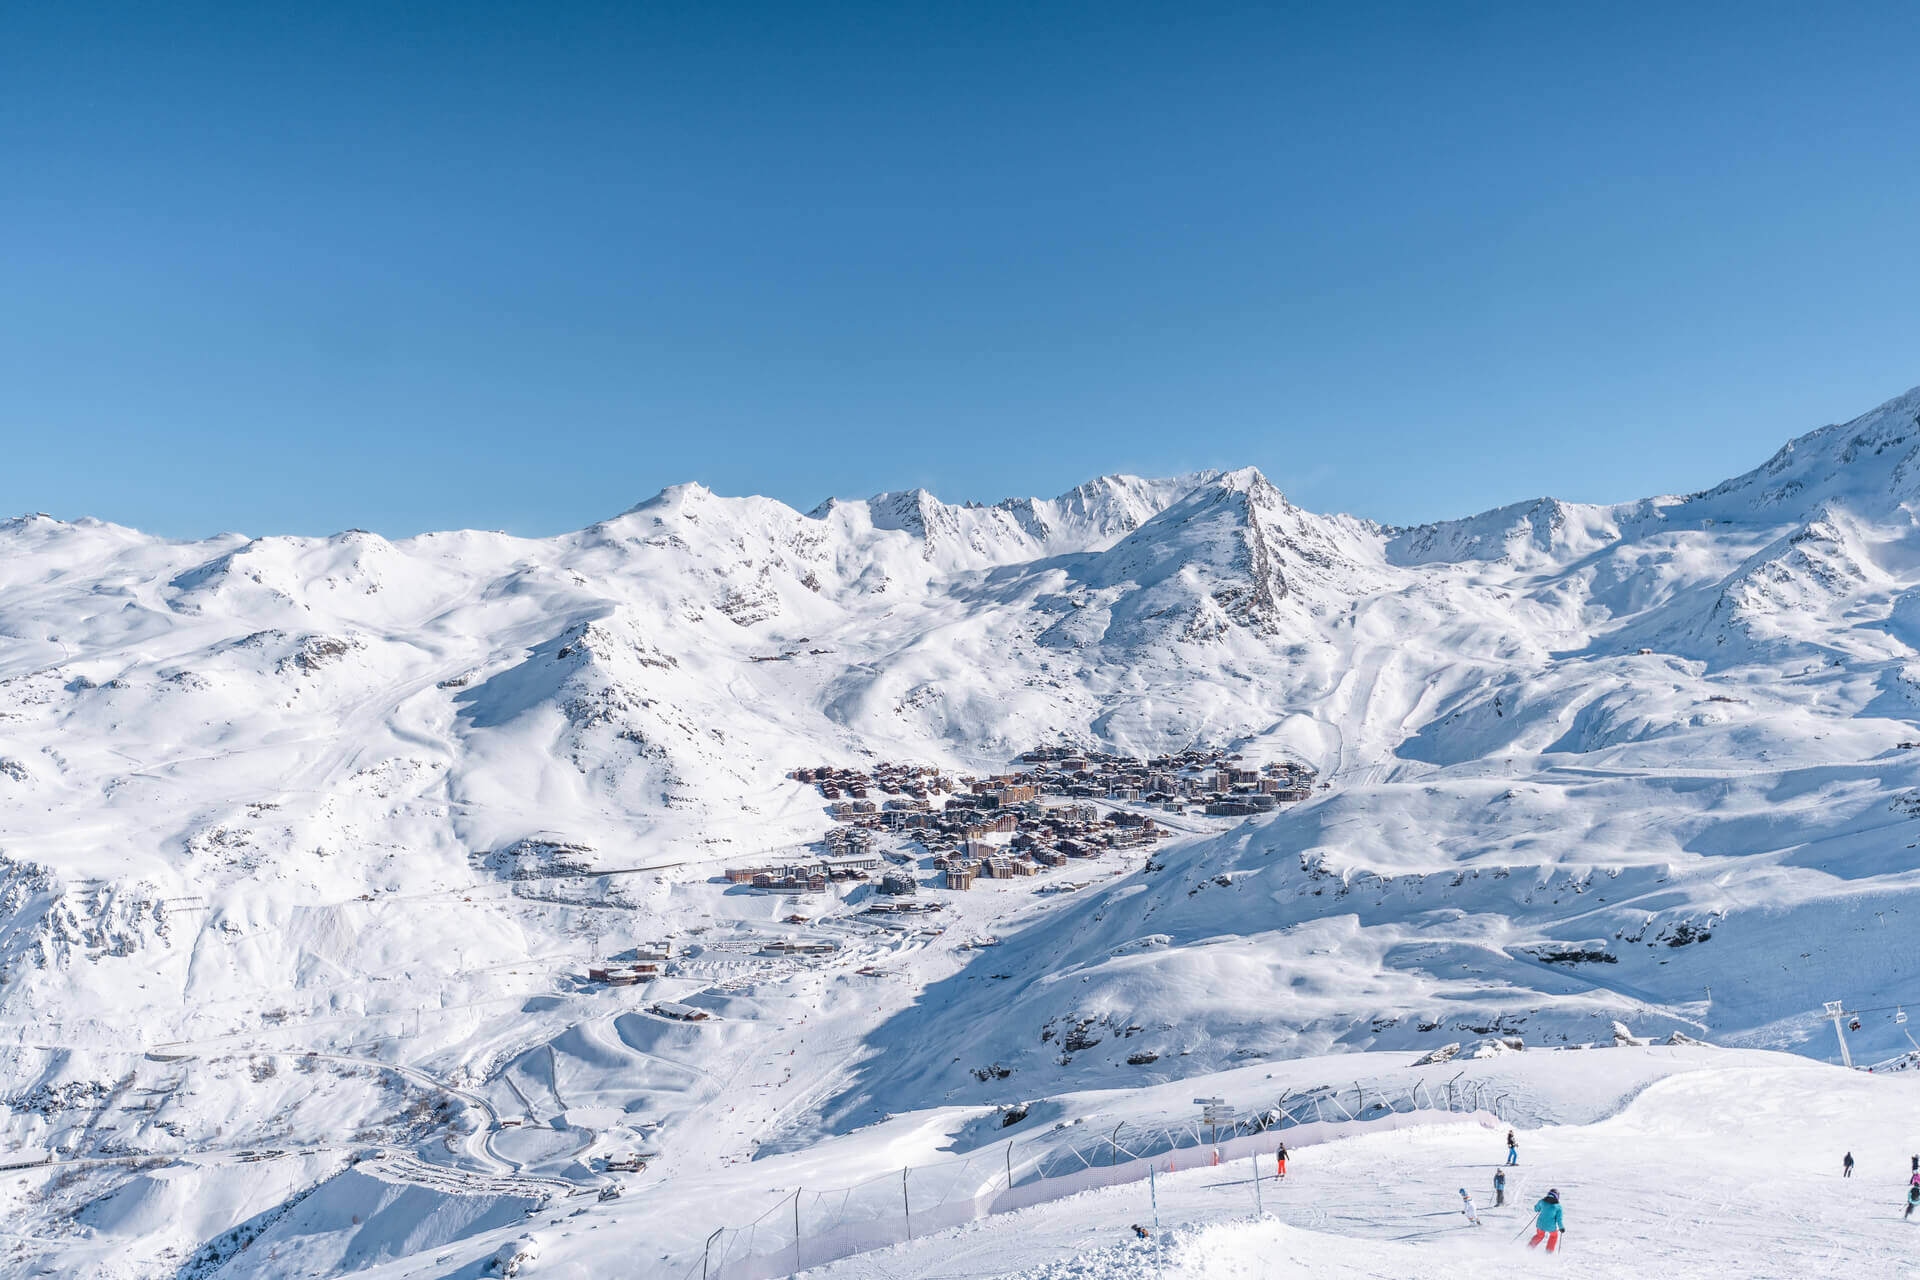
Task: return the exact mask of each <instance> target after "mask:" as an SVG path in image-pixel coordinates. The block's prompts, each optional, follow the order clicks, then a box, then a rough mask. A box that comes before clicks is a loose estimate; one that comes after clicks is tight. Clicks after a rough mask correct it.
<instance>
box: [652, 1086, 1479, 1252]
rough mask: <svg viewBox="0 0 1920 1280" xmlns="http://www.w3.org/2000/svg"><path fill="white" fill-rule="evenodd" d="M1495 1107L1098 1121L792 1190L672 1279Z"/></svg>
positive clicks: (1468, 1102)
mask: <svg viewBox="0 0 1920 1280" xmlns="http://www.w3.org/2000/svg"><path fill="white" fill-rule="evenodd" d="M1503 1101H1504V1096H1503V1097H1501V1098H1493V1097H1489V1096H1485V1095H1483V1094H1481V1093H1480V1092H1479V1091H1478V1090H1476V1091H1474V1092H1473V1093H1472V1094H1462V1095H1460V1096H1458V1097H1456V1096H1455V1095H1454V1094H1453V1093H1452V1091H1451V1090H1449V1092H1448V1094H1447V1095H1446V1096H1445V1097H1439V1096H1437V1095H1434V1094H1431V1093H1429V1092H1428V1090H1427V1089H1426V1087H1425V1085H1424V1084H1423V1083H1416V1084H1415V1085H1413V1086H1412V1087H1411V1088H1410V1089H1408V1090H1406V1091H1405V1092H1403V1093H1396V1094H1392V1095H1389V1094H1387V1093H1385V1092H1383V1091H1381V1090H1379V1089H1377V1088H1374V1089H1368V1088H1362V1087H1360V1086H1358V1085H1356V1086H1355V1087H1354V1088H1353V1089H1351V1090H1348V1091H1346V1093H1345V1095H1344V1097H1343V1095H1342V1094H1341V1093H1340V1092H1338V1091H1336V1090H1334V1089H1333V1088H1331V1087H1325V1088H1321V1089H1315V1090H1311V1091H1308V1092H1306V1093H1302V1094H1289V1095H1287V1096H1284V1097H1282V1098H1281V1099H1280V1100H1279V1101H1278V1102H1277V1103H1276V1104H1275V1105H1274V1106H1272V1107H1269V1108H1267V1109H1265V1110H1264V1111H1263V1112H1261V1113H1260V1114H1259V1115H1258V1116H1256V1117H1255V1118H1253V1119H1251V1120H1249V1121H1245V1122H1242V1123H1241V1124H1238V1125H1234V1126H1229V1127H1223V1128H1213V1129H1209V1128H1208V1127H1206V1126H1204V1125H1200V1124H1188V1125H1185V1126H1182V1127H1178V1128H1139V1127H1129V1126H1128V1125H1125V1124H1120V1125H1116V1126H1115V1127H1114V1129H1113V1130H1112V1131H1111V1132H1106V1133H1103V1132H1101V1130H1100V1127H1099V1126H1098V1125H1097V1124H1091V1123H1089V1124H1088V1125H1086V1126H1085V1127H1082V1126H1078V1125H1076V1126H1074V1127H1073V1130H1072V1139H1071V1140H1070V1141H1069V1142H1062V1141H1061V1140H1060V1133H1059V1131H1054V1132H1051V1133H1048V1134H1044V1135H1037V1136H1035V1137H1033V1138H1030V1139H1028V1140H1027V1141H1026V1142H1025V1143H1020V1142H1018V1141H1012V1142H1007V1143H996V1144H994V1145H993V1146H992V1147H988V1148H983V1149H981V1150H979V1151H976V1152H974V1153H973V1154H971V1155H969V1156H966V1157H963V1158H960V1159H957V1160H948V1161H942V1162H940V1163H938V1164H931V1165H919V1166H914V1167H911V1168H906V1169H901V1170H899V1171H898V1172H897V1173H888V1174H883V1175H880V1176H878V1177H874V1178H869V1179H868V1180H866V1181H865V1182H860V1183H856V1184H855V1185H853V1186H850V1187H839V1188H834V1189H832V1190H824V1191H808V1190H804V1189H803V1190H800V1191H796V1192H794V1193H793V1194H792V1195H790V1196H786V1197H783V1198H782V1199H781V1200H780V1201H779V1202H777V1203H776V1204H774V1205H772V1206H771V1207H769V1208H768V1209H767V1211H766V1212H765V1213H763V1214H761V1215H760V1217H758V1218H756V1219H755V1220H754V1221H752V1222H749V1223H745V1224H742V1225H739V1226H730V1227H720V1228H718V1229H717V1230H715V1231H714V1232H713V1234H712V1235H711V1236H710V1237H708V1239H707V1243H706V1248H705V1250H704V1251H703V1252H702V1254H701V1255H700V1256H699V1257H698V1258H695V1259H694V1260H693V1261H692V1264H691V1266H689V1267H688V1268H687V1269H686V1270H684V1271H683V1272H682V1273H681V1275H682V1277H683V1280H692V1278H693V1277H700V1278H701V1280H772V1278H773V1277H777V1276H788V1275H792V1274H793V1273H794V1272H796V1271H799V1270H802V1269H804V1268H806V1267H814V1266H819V1265H821V1264H823V1263H827V1262H832V1261H834V1260H836V1259H839V1258H845V1257H850V1256H852V1255H853V1254H856V1253H864V1252H866V1251H868V1250H870V1249H883V1248H886V1247H887V1246H888V1245H894V1244H901V1243H904V1242H906V1241H908V1240H913V1239H917V1238H919V1237H921V1236H927V1235H932V1234H933V1233H935V1232H937V1231H946V1230H949V1229H950V1228H953V1227H958V1226H961V1225H963V1224H965V1223H968V1222H973V1221H975V1220H977V1219H980V1218H984V1217H987V1216H989V1215H992V1214H996V1213H1011V1212H1013V1211H1014V1210H1016V1209H1024V1208H1027V1207H1028V1206H1030V1205H1036V1204H1042V1203H1045V1202H1047V1201H1050V1200H1059V1199H1063V1198H1065V1197H1067V1196H1072V1195H1078V1194H1080V1193H1081V1192H1083V1191H1092V1190H1096V1189H1098V1188H1101V1187H1114V1186H1120V1185H1122V1184H1125V1183H1130V1182H1141V1181H1145V1180H1146V1178H1147V1176H1148V1171H1149V1170H1152V1171H1153V1172H1156V1173H1174V1172H1178V1171H1179V1170H1181V1169H1191V1168H1195V1167H1197V1166H1201V1165H1212V1164H1228V1163H1231V1162H1233V1161H1236V1160H1245V1159H1247V1158H1248V1157H1253V1156H1270V1155H1272V1154H1273V1153H1274V1152H1275V1151H1276V1150H1277V1149H1278V1148H1279V1146H1280V1144H1281V1143H1282V1142H1285V1143H1286V1144H1287V1145H1288V1146H1290V1147H1293V1146H1301V1147H1305V1146H1313V1145H1315V1144H1317V1143H1321V1142H1331V1141H1333V1140H1334V1139H1336V1138H1343V1137H1352V1136H1354V1135H1355V1134H1357V1133H1360V1132H1374V1131H1378V1130H1387V1129H1398V1128H1406V1127H1410V1126H1414V1125H1422V1124H1432V1123H1436V1122H1439V1121H1442V1120H1445V1119H1449V1118H1451V1119H1468V1118H1477V1119H1480V1120H1482V1121H1483V1122H1485V1123H1487V1124H1493V1123H1496V1122H1497V1121H1499V1120H1500V1118H1501V1115H1502V1113H1503V1112H1504V1111H1505V1107H1504V1106H1503V1105H1502V1103H1503ZM1096 1135H1097V1136H1096Z"/></svg>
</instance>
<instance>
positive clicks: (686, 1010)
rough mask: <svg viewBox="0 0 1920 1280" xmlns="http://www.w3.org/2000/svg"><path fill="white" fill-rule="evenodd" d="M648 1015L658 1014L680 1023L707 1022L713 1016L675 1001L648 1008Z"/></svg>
mask: <svg viewBox="0 0 1920 1280" xmlns="http://www.w3.org/2000/svg"><path fill="white" fill-rule="evenodd" d="M647 1012H648V1013H657V1014H659V1015H660V1016H661V1017H663V1018H673V1019H675V1020H676V1021H679V1022H705V1021H706V1020H707V1019H709V1018H711V1017H712V1016H713V1015H712V1014H710V1013H708V1012H707V1011H706V1010H705V1009H696V1008H694V1007H693V1006H692V1005H690V1004H680V1003H678V1002H676V1001H673V1000H662V1001H661V1002H660V1003H659V1004H656V1005H649V1006H647Z"/></svg>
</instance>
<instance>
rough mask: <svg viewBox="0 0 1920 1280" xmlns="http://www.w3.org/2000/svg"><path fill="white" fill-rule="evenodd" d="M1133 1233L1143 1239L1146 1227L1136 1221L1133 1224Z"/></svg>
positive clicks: (1145, 1234) (1145, 1236)
mask: <svg viewBox="0 0 1920 1280" xmlns="http://www.w3.org/2000/svg"><path fill="white" fill-rule="evenodd" d="M1133 1234H1135V1235H1136V1236H1139V1237H1140V1238H1141V1239H1142V1240H1145V1239H1146V1238H1147V1229H1146V1228H1145V1227H1143V1226H1141V1225H1140V1224H1139V1223H1137V1222H1136V1223H1134V1224H1133Z"/></svg>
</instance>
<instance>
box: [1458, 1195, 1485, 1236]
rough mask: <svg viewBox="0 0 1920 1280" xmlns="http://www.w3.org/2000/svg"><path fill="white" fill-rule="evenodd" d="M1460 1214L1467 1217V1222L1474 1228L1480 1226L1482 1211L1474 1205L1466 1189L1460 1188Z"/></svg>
mask: <svg viewBox="0 0 1920 1280" xmlns="http://www.w3.org/2000/svg"><path fill="white" fill-rule="evenodd" d="M1460 1212H1461V1213H1464V1214H1466V1215H1467V1221H1468V1222H1471V1223H1472V1224H1473V1225H1474V1226H1476V1227H1477V1226H1479V1225H1480V1210H1479V1208H1478V1207H1476V1206H1475V1205H1474V1203H1473V1197H1472V1196H1470V1195H1468V1194H1467V1189H1466V1188H1465V1187H1462V1188H1460Z"/></svg>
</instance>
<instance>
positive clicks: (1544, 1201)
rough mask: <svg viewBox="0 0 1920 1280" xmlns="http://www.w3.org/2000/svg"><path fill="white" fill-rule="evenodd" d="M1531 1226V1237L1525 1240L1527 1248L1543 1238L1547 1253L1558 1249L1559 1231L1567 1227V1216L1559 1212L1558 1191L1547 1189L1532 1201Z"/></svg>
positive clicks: (1532, 1246)
mask: <svg viewBox="0 0 1920 1280" xmlns="http://www.w3.org/2000/svg"><path fill="white" fill-rule="evenodd" d="M1533 1227H1534V1231H1533V1239H1531V1240H1529V1241H1527V1248H1529V1249H1531V1248H1534V1247H1535V1246H1536V1245H1538V1244H1539V1243H1540V1242H1541V1241H1542V1240H1545V1241H1546V1242H1547V1252H1548V1253H1554V1252H1557V1251H1558V1250H1559V1248H1560V1233H1561V1232H1563V1231H1565V1230H1566V1229H1567V1218H1566V1215H1565V1214H1563V1213H1561V1212H1560V1193H1559V1192H1558V1191H1549V1192H1547V1194H1546V1195H1544V1196H1542V1197H1540V1199H1538V1200H1536V1201H1534V1202H1533Z"/></svg>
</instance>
